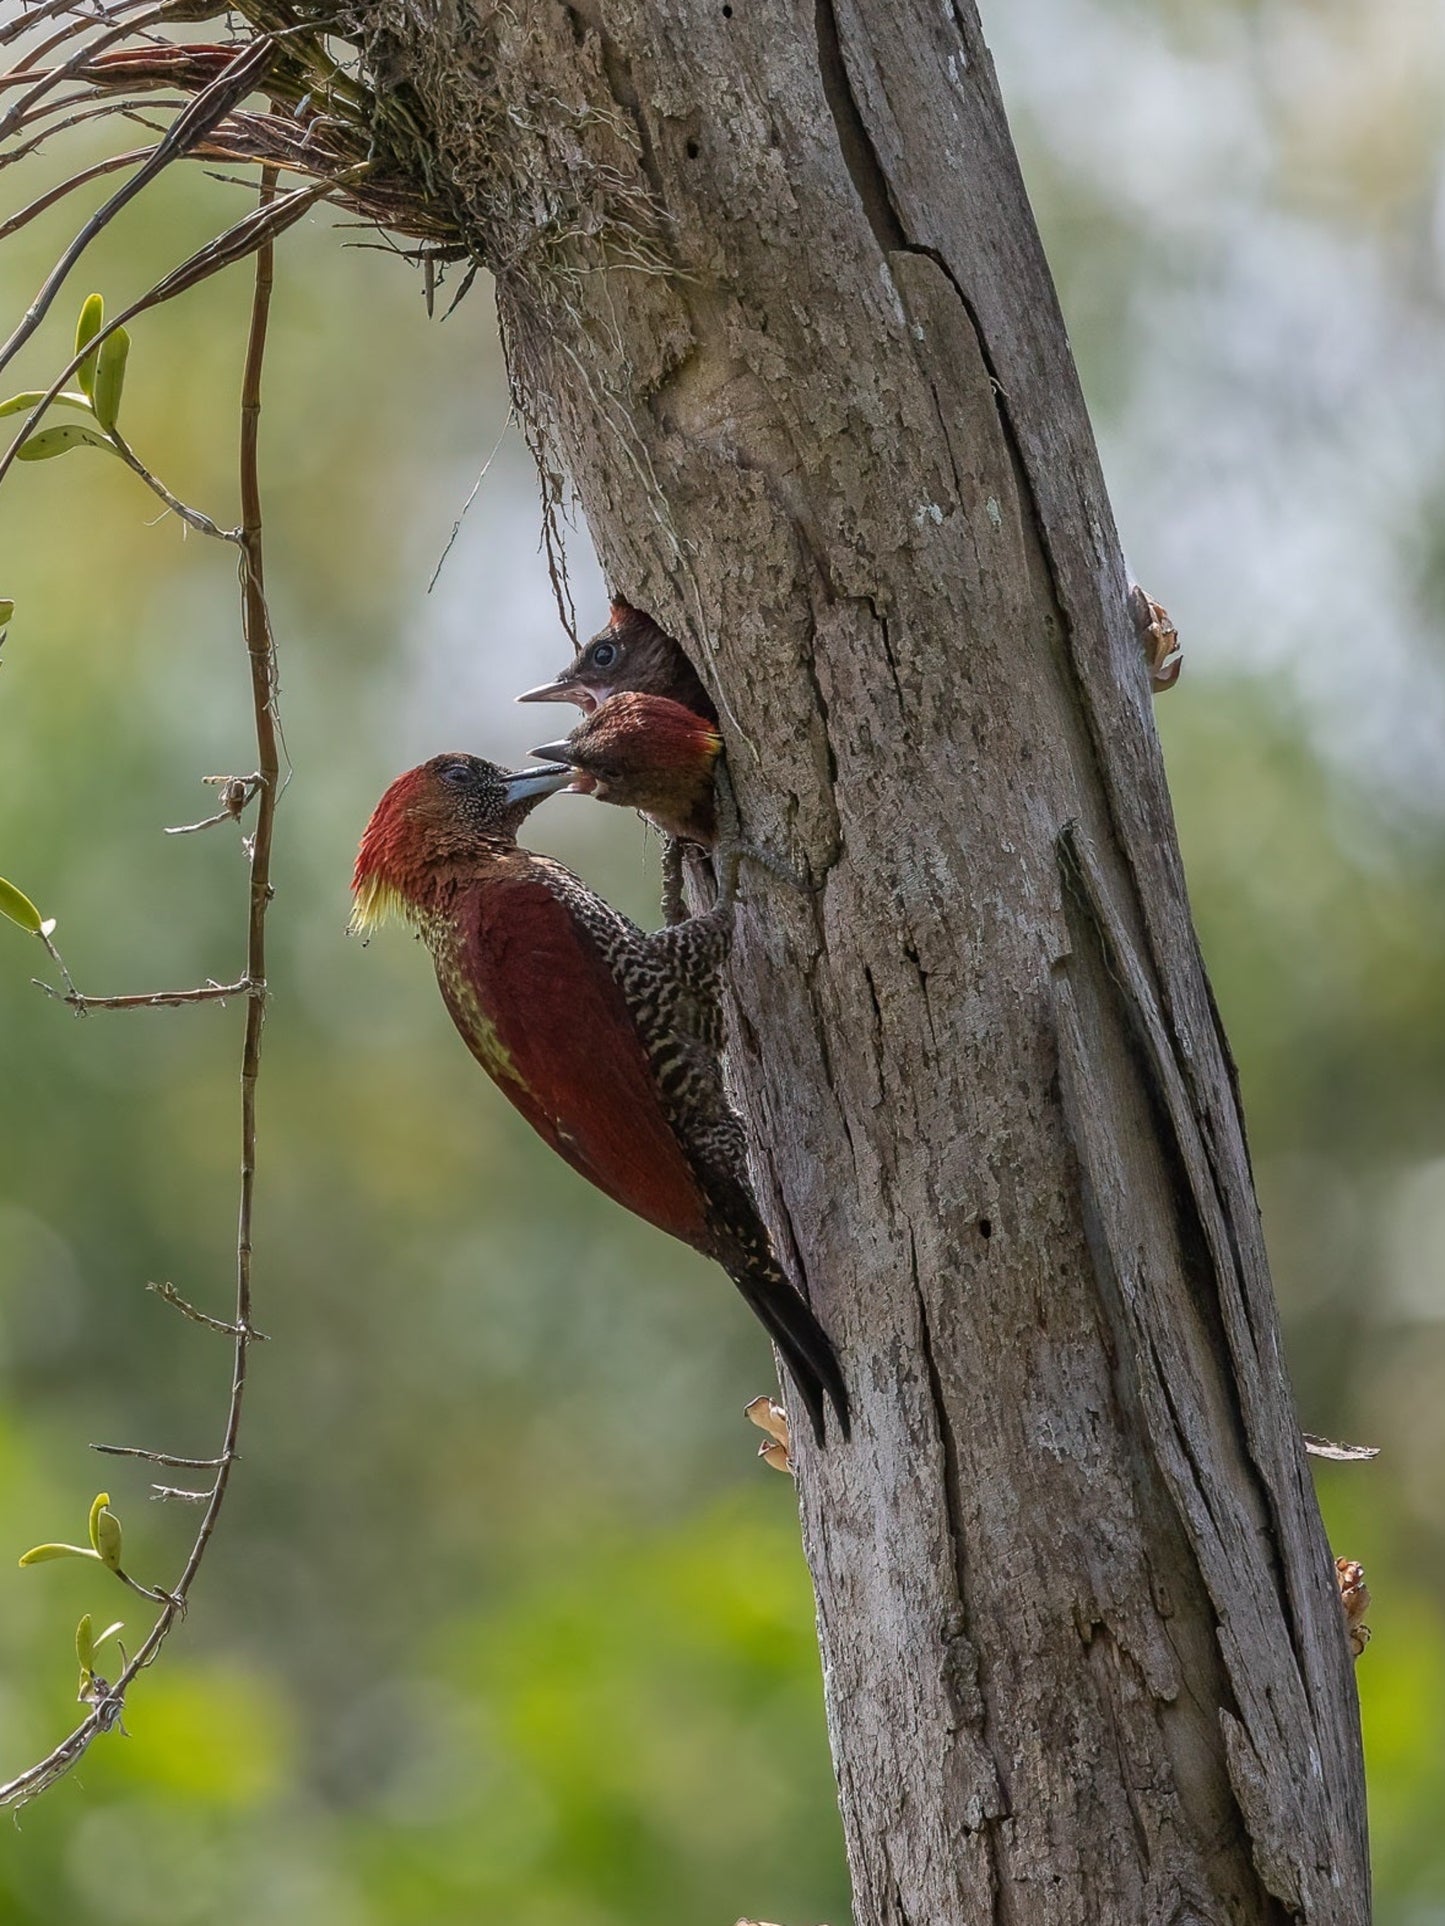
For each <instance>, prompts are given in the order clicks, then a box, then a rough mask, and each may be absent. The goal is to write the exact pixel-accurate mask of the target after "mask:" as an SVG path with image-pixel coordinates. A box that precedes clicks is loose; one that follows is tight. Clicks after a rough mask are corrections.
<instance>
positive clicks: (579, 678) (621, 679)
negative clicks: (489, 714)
mask: <svg viewBox="0 0 1445 1926" xmlns="http://www.w3.org/2000/svg"><path fill="white" fill-rule="evenodd" d="M628 690H634V691H638V692H640V693H641V694H644V695H657V696H666V697H667V698H668V699H669V700H670V701H672V702H678V703H681V704H682V706H683V708H684V709H691V710H692V711H693V713H694V714H695V715H700V716H706V717H707V719H708V721H709V722H716V721H717V710H716V709H715V708H714V707H713V705H712V699H711V698H710V696H709V695H708V693H707V690H706V689H704V687H703V686H702V683H701V681H700V680H699V679H698V674H697V671H696V669H694V668H693V666H692V664H691V663H690V662H689V661H688V659H687V657H686V656H685V655H684V654H683V652H682V648H681V646H680V644H678V643H677V642H675V641H674V640H673V639H672V637H671V636H670V635H667V634H665V633H664V632H663V630H662V629H660V628H659V627H658V626H657V624H656V622H654V621H653V619H652V617H651V616H650V615H644V614H643V612H642V610H641V609H634V608H632V607H631V606H629V604H628V603H626V602H614V603H613V604H612V615H611V619H610V621H609V622H608V624H607V627H606V628H605V629H603V630H602V631H601V633H600V634H598V635H594V636H593V638H592V640H591V641H590V642H588V643H587V644H585V646H584V647H583V648H581V649H579V650H578V652H577V654H576V656H575V657H574V658H573V660H572V661H571V662H570V663H569V664H568V665H567V667H566V668H565V669H563V670H562V672H561V674H560V675H558V676H556V677H554V679H553V680H552V681H551V682H544V683H542V684H541V686H540V687H539V688H536V689H528V690H527V691H526V693H525V694H524V695H519V696H518V697H517V700H518V702H575V703H576V705H577V707H578V708H579V709H581V710H582V711H583V713H584V714H586V715H590V714H591V713H592V711H593V710H594V709H596V708H598V707H599V706H600V705H601V704H602V703H604V702H605V701H606V700H607V698H608V697H609V696H613V695H619V694H622V693H624V692H625V691H628Z"/></svg>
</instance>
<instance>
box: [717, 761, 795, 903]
mask: <svg viewBox="0 0 1445 1926" xmlns="http://www.w3.org/2000/svg"><path fill="white" fill-rule="evenodd" d="M714 783H715V786H716V796H717V845H716V847H715V849H714V850H713V870H714V873H715V875H716V877H717V904H716V907H717V908H718V909H724V910H726V909H731V908H732V906H733V904H734V903H735V902H736V901H737V894H738V871H739V869H740V868H741V867H742V865H743V864H744V863H756V864H757V866H758V868H759V869H765V870H766V871H767V872H768V874H769V875H770V876H775V877H776V878H777V879H778V881H779V882H780V883H786V884H788V886H789V887H790V888H792V889H796V890H804V891H806V889H807V887H808V885H807V883H806V881H805V880H804V879H803V877H801V876H800V875H799V874H798V872H797V870H795V869H794V868H793V867H792V865H791V864H790V863H785V862H784V861H783V859H782V857H781V856H772V855H770V854H769V853H768V851H767V850H765V849H759V847H758V845H757V844H756V843H749V842H745V841H744V840H743V834H742V824H741V822H740V821H739V818H738V799H737V795H736V793H735V792H734V790H733V779H732V777H731V776H730V775H729V774H728V770H727V765H726V763H722V762H719V764H718V767H717V775H716V776H715V778H714Z"/></svg>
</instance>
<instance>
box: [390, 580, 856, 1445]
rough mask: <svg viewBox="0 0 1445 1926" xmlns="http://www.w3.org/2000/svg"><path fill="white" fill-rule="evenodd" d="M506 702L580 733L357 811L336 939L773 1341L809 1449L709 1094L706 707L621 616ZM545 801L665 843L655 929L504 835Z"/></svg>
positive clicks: (437, 764)
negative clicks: (427, 992)
mask: <svg viewBox="0 0 1445 1926" xmlns="http://www.w3.org/2000/svg"><path fill="white" fill-rule="evenodd" d="M519 699H520V700H521V701H523V702H571V703H575V704H576V706H577V707H578V708H579V709H581V710H582V711H583V720H582V722H581V723H580V724H579V726H578V727H577V728H576V729H574V730H573V732H572V734H571V735H570V736H568V737H566V738H565V740H561V741H557V742H552V743H548V744H547V745H546V746H545V747H544V748H542V749H539V750H536V751H534V754H535V755H536V756H538V757H542V758H545V760H544V761H543V762H542V763H541V764H540V765H539V766H538V767H535V768H532V769H525V770H521V771H512V772H509V771H507V770H503V769H499V768H498V767H497V766H496V765H495V764H494V763H490V762H484V761H483V760H481V759H480V758H479V757H477V756H472V755H467V754H462V753H460V752H450V753H447V754H445V755H439V756H433V757H432V759H431V760H430V761H429V762H426V763H423V764H422V765H421V766H420V767H419V768H416V769H411V770H408V771H407V773H406V774H405V775H403V776H399V777H398V778H397V779H396V781H395V782H394V783H392V785H391V787H390V788H389V789H388V790H387V792H386V794H385V795H384V796H383V797H382V799H381V801H380V802H379V803H378V804H377V806H376V808H375V810H374V811H373V812H372V816H371V820H370V822H369V823H368V824H367V826H366V830H365V833H364V834H363V836H362V839H361V848H360V851H359V853H358V855H357V859H356V868H355V873H354V875H353V878H352V891H353V895H354V899H355V908H354V912H353V916H352V925H353V927H354V928H357V929H362V930H369V929H371V928H373V927H374V926H375V925H376V924H378V923H380V922H382V921H384V920H385V919H386V918H388V917H389V916H393V915H395V916H399V917H401V918H403V919H404V920H405V921H406V922H408V923H410V924H411V925H412V926H413V927H414V928H415V930H416V931H417V933H418V934H419V935H420V936H421V938H422V939H423V941H424V942H425V944H426V946H427V948H428V950H429V951H430V952H431V957H432V961H433V963H434V965H435V968H436V977H437V984H438V987H439V988H440V990H441V994H442V1001H443V1002H444V1003H445V1005H446V1007H447V1010H448V1012H449V1014H450V1016H451V1019H452V1022H453V1023H454V1024H455V1026H456V1028H457V1031H458V1033H459V1035H460V1036H461V1038H462V1041H463V1042H464V1043H465V1044H466V1046H467V1048H468V1049H469V1050H470V1051H471V1053H472V1055H473V1056H474V1057H475V1058H476V1059H477V1061H478V1063H480V1064H481V1066H482V1068H483V1069H484V1070H485V1071H486V1072H487V1074H488V1076H489V1077H491V1079H492V1080H493V1082H494V1083H495V1084H496V1085H497V1087H498V1088H499V1089H500V1090H501V1092H502V1094H503V1095H504V1096H505V1097H506V1098H507V1099H508V1100H509V1102H511V1103H512V1104H513V1105H514V1107H515V1108H516V1109H517V1110H519V1111H520V1112H521V1113H522V1115H523V1116H524V1117H525V1118H526V1120H527V1122H528V1123H529V1124H531V1126H532V1128H533V1129H534V1130H535V1131H536V1132H537V1133H538V1135H539V1136H540V1137H541V1138H542V1139H543V1140H544V1142H546V1143H547V1144H549V1145H550V1146H551V1148H552V1149H553V1150H555V1151H556V1153H557V1154H558V1156H559V1157H562V1158H563V1159H564V1160H565V1161H566V1162H567V1163H569V1164H570V1165H571V1166H572V1168H573V1169H574V1170H576V1171H579V1172H580V1173H581V1175H582V1176H584V1177H586V1178H587V1179H588V1180H589V1181H590V1182H591V1183H593V1184H595V1185H596V1186H597V1188H598V1189H599V1190H601V1191H604V1192H605V1193H606V1194H607V1195H608V1196H609V1197H611V1198H612V1199H613V1200H614V1201H615V1202H617V1203H619V1204H621V1205H623V1206H624V1207H625V1208H626V1209H628V1210H631V1211H634V1212H636V1214H637V1215H638V1216H639V1217H643V1218H646V1219H647V1221H648V1222H649V1223H651V1224H656V1225H657V1226H658V1228H659V1229H661V1230H665V1231H668V1232H669V1233H670V1234H671V1235H672V1236H674V1237H677V1238H680V1239H681V1240H682V1242H683V1243H685V1244H689V1245H691V1246H692V1248H693V1249H694V1250H698V1251H701V1252H702V1253H703V1255H704V1256H706V1257H709V1258H712V1259H713V1260H714V1261H715V1262H717V1263H718V1264H720V1265H721V1266H722V1268H723V1269H724V1270H725V1271H726V1272H727V1274H728V1276H729V1277H730V1278H731V1279H732V1281H733V1283H734V1284H735V1285H736V1286H737V1288H738V1290H739V1291H740V1292H741V1293H742V1295H743V1298H744V1299H745V1300H746V1302H747V1303H748V1305H749V1306H750V1307H751V1308H752V1310H753V1312H754V1313H755V1314H756V1316H757V1317H758V1319H759V1320H760V1322H761V1323H762V1325H763V1327H764V1329H765V1330H766V1331H767V1333H768V1335H769V1336H770V1337H771V1338H772V1340H773V1342H774V1344H775V1345H776V1346H777V1348H778V1352H779V1354H780V1355H781V1357H782V1359H783V1361H784V1363H785V1364H786V1366H787V1368H788V1371H789V1373H790V1374H791V1376H792V1378H793V1381H794V1383H795V1384H796V1386H797V1389H798V1394H799V1396H800V1398H801V1400H802V1403H803V1407H804V1409H805V1410H806V1411H807V1414H808V1417H809V1420H810V1422H811V1425H812V1429H813V1434H814V1436H815V1438H816V1439H817V1441H818V1443H819V1444H820V1445H821V1444H822V1443H823V1442H824V1438H825V1434H826V1424H827V1412H828V1408H829V1406H831V1408H832V1413H833V1416H834V1418H835V1420H836V1423H837V1426H838V1429H839V1430H840V1431H841V1433H842V1435H843V1436H844V1437H845V1438H846V1437H847V1436H848V1430H849V1406H848V1394H847V1390H846V1388H845V1385H844V1381H843V1373H842V1370H841V1368H840V1366H839V1363H838V1358H837V1354H836V1352H835V1351H834V1348H833V1345H832V1342H831V1340H830V1339H829V1337H828V1335H827V1333H826V1332H825V1331H824V1330H823V1327H822V1326H821V1324H820V1323H819V1322H818V1320H817V1318H816V1317H815V1316H814V1314H813V1312H812V1310H811V1309H810V1308H809V1306H808V1303H807V1301H806V1300H805V1299H804V1297H803V1296H802V1294H801V1293H800V1292H799V1291H798V1290H797V1289H796V1288H795V1287H794V1285H793V1284H792V1282H791V1281H790V1279H789V1278H788V1277H787V1275H786V1273H785V1272H784V1271H783V1269H782V1267H781V1265H780V1264H779V1262H778V1258H777V1254H776V1252H775V1251H774V1248H773V1244H772V1240H771V1238H770V1237H769V1235H768V1230H767V1227H766V1225H765V1224H764V1222H763V1220H762V1216H761V1214H760V1212H759V1209H758V1205H757V1199H756V1197H755V1196H754V1194H753V1189H752V1185H751V1183H750V1181H749V1178H748V1173H747V1154H746V1145H745V1140H744V1135H743V1129H742V1124H741V1121H740V1119H739V1118H738V1116H737V1113H736V1112H735V1111H734V1109H733V1108H732V1105H731V1104H730V1102H729V1101H728V1097H727V1093H726V1090H725V1089H724V1086H723V1076H722V1043H723V1034H722V1032H723V1026H722V1012H721V1005H720V986H721V973H722V969H723V966H724V964H725V962H726V959H727V953H728V944H729V940H730V936H731V931H732V921H733V905H734V899H735V895H736V889H737V876H738V868H739V865H740V863H741V861H742V860H743V859H744V857H745V856H746V855H747V854H748V853H749V852H748V851H747V850H746V849H745V848H744V846H743V845H742V843H741V841H740V839H739V836H738V831H737V822H736V813H735V811H734V809H733V807H732V802H731V789H730V787H729V785H728V783H727V780H726V774H725V771H724V768H723V765H722V761H721V756H722V738H721V736H720V735H719V733H718V728H717V711H716V710H715V709H714V707H713V705H712V703H711V701H710V700H709V698H708V694H707V691H706V690H705V688H704V687H703V685H702V683H701V681H700V680H699V678H698V676H697V673H696V671H695V670H694V669H693V667H692V665H691V663H690V662H689V661H688V659H687V657H686V655H685V654H684V653H683V651H682V649H681V648H680V647H679V646H678V644H677V643H676V642H675V641H673V640H672V638H671V637H670V636H668V635H666V634H665V633H664V632H663V631H662V629H660V628H659V627H658V625H657V624H656V623H655V622H654V621H653V620H652V619H651V617H649V616H647V615H645V614H643V613H642V612H641V611H640V610H637V609H633V608H630V607H628V606H626V605H625V604H623V603H614V604H613V606H612V614H611V621H610V622H609V624H608V626H607V627H606V628H605V629H604V630H603V631H602V632H601V634H599V635H597V636H595V637H594V638H593V639H592V640H591V641H590V642H589V643H587V645H586V646H585V647H584V648H583V649H581V650H580V651H579V652H578V654H577V656H576V658H575V660H574V661H573V662H572V663H571V664H570V665H569V666H568V667H567V668H566V669H564V670H563V671H562V673H561V674H560V675H559V676H557V678H556V679H555V680H554V681H552V682H549V683H546V684H544V685H543V686H542V687H541V688H537V689H529V690H528V691H527V692H526V693H525V694H524V695H523V696H521V697H520V698H519ZM561 789H572V790H580V791H582V792H583V793H585V794H589V795H592V796H594V797H596V798H597V799H598V800H599V801H602V802H606V803H613V804H618V805H622V806H624V807H627V808H631V809H637V810H640V811H641V812H642V813H643V814H644V815H646V816H647V817H649V818H650V819H651V820H652V821H653V822H654V823H656V824H657V826H658V827H659V828H660V829H661V830H662V831H663V833H664V834H665V835H666V836H667V837H668V838H669V844H668V858H667V860H666V864H665V872H666V873H665V897H664V907H665V910H666V913H667V922H666V924H665V925H664V927H663V928H661V929H659V930H656V931H652V932H648V931H645V930H642V929H640V928H639V927H638V926H637V925H636V924H635V923H632V922H630V921H629V920H628V918H626V917H625V916H622V915H619V913H618V912H617V911H616V910H615V909H613V908H612V906H611V905H610V904H609V903H607V902H606V901H604V899H603V898H602V897H601V896H599V895H598V894H597V893H596V891H595V890H592V889H590V888H589V887H588V885H587V884H586V883H584V882H583V881H582V880H581V878H580V877H578V876H576V875H574V874H573V873H572V871H571V870H569V869H567V868H565V867H564V866H563V865H562V864H561V863H558V862H555V861H554V860H553V859H552V858H551V857H548V856H543V855H540V854H538V853H536V852H535V851H533V850H529V849H525V848H523V847H522V846H521V845H520V844H519V843H518V841H517V836H518V833H519V831H520V830H521V828H522V825H523V823H524V822H525V821H526V819H527V817H528V816H529V815H530V814H531V812H532V811H533V810H534V809H535V808H536V807H537V806H538V804H539V803H541V802H542V801H543V800H544V799H545V798H546V797H547V796H549V795H552V794H554V793H555V792H556V791H558V790H561ZM687 845H692V846H696V847H700V848H702V849H705V850H710V851H711V852H712V855H713V865H714V874H715V877H716V886H717V893H716V900H715V901H714V903H713V905H712V907H711V908H710V909H709V910H707V911H706V912H705V913H703V914H700V915H694V916H689V915H687V914H686V913H685V911H684V909H683V904H682V889H681V875H682V858H681V851H682V848H683V847H685V846H687Z"/></svg>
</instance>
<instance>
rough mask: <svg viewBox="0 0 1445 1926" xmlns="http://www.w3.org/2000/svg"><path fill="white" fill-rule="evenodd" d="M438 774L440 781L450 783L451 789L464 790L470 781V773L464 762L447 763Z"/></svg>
mask: <svg viewBox="0 0 1445 1926" xmlns="http://www.w3.org/2000/svg"><path fill="white" fill-rule="evenodd" d="M439 773H440V775H441V779H442V781H443V782H445V783H450V785H451V787H452V788H453V789H465V788H466V787H467V785H468V783H470V781H471V779H472V772H471V770H470V769H468V767H467V765H466V764H465V763H464V762H449V763H448V764H447V765H446V767H445V768H444V769H442V770H441V771H440V772H439Z"/></svg>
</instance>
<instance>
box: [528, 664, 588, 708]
mask: <svg viewBox="0 0 1445 1926" xmlns="http://www.w3.org/2000/svg"><path fill="white" fill-rule="evenodd" d="M516 699H517V701H518V702H575V703H576V704H577V707H578V708H579V709H580V710H581V711H582V712H583V714H584V715H589V716H590V715H591V713H592V711H593V710H594V709H595V708H596V707H597V704H598V702H599V700H600V699H601V698H600V697H599V696H598V695H597V693H596V691H595V690H592V689H589V688H588V687H587V685H586V683H585V682H578V681H576V680H575V679H574V677H573V675H572V673H571V671H570V670H567V669H564V670H563V672H562V674H561V675H559V676H557V677H555V678H554V679H553V680H552V681H551V682H541V683H539V684H538V685H537V687H536V688H535V689H525V690H523V692H522V694H521V695H519V696H518V697H517V698H516Z"/></svg>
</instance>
